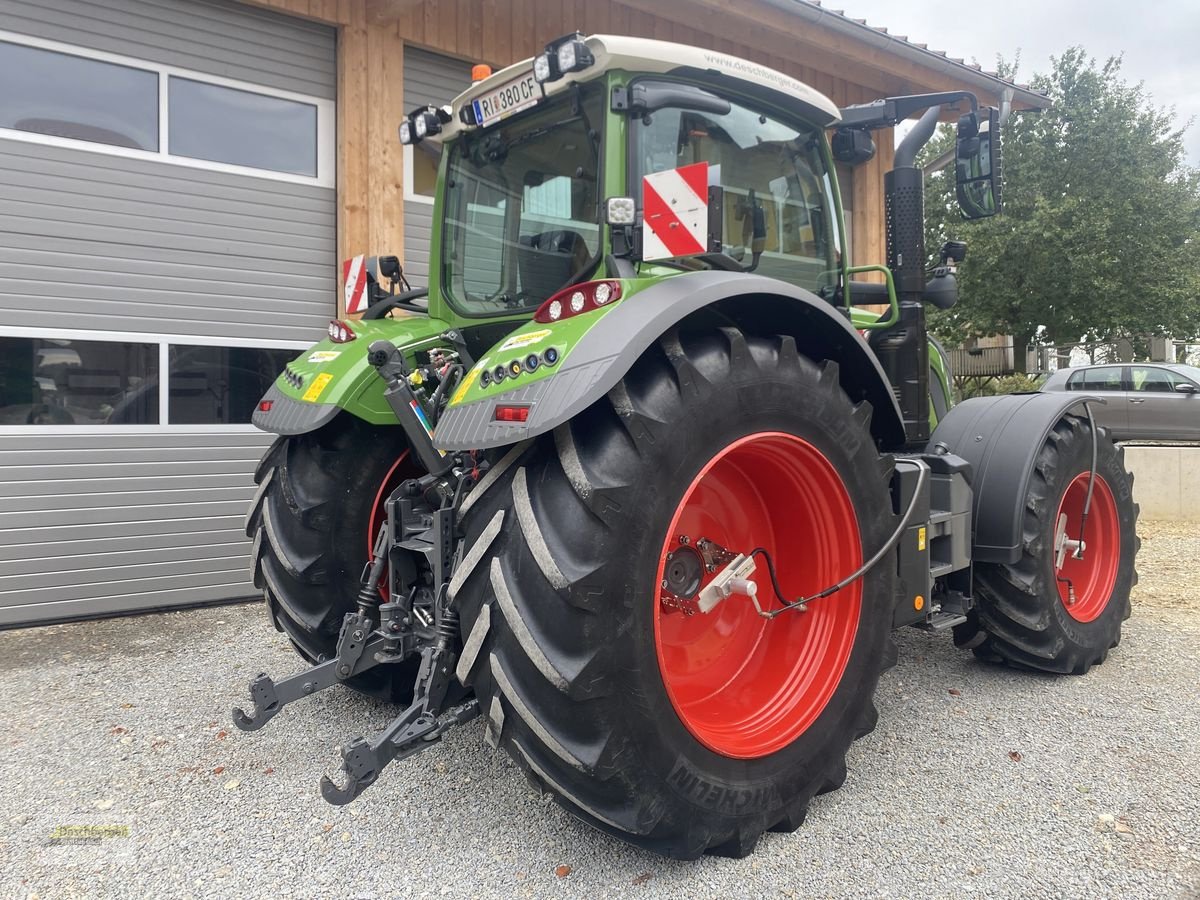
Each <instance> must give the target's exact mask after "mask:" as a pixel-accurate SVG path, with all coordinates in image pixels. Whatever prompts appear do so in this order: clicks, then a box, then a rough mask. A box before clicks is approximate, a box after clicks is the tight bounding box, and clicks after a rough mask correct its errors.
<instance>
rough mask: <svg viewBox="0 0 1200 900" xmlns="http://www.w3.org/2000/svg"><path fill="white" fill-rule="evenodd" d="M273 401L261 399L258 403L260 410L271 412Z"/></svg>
mask: <svg viewBox="0 0 1200 900" xmlns="http://www.w3.org/2000/svg"><path fill="white" fill-rule="evenodd" d="M271 402H272V401H270V400H260V401H259V403H258V408H259V410H260V411H261V412H270V411H271Z"/></svg>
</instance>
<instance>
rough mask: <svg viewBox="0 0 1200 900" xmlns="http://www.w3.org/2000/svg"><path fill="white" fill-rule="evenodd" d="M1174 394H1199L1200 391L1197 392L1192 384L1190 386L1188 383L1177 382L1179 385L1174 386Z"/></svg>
mask: <svg viewBox="0 0 1200 900" xmlns="http://www.w3.org/2000/svg"><path fill="white" fill-rule="evenodd" d="M1175 392H1176V393H1179V394H1195V393H1200V391H1197V388H1196V386H1195V385H1194V384H1192V383H1191V382H1190V381H1181V382H1179V384H1177V385H1175Z"/></svg>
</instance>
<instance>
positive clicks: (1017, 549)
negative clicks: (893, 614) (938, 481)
mask: <svg viewBox="0 0 1200 900" xmlns="http://www.w3.org/2000/svg"><path fill="white" fill-rule="evenodd" d="M1084 400H1093V401H1096V402H1101V403H1102V402H1104V401H1103V399H1102V398H1098V397H1095V396H1090V395H1087V394H1062V393H1046V394H1041V393H1034V394H1004V395H1001V396H998V397H975V398H972V399H970V400H964V401H963V402H962V403H960V404H958V405H957V406H955V407H954V408H953V409H951V410H950V412H949V413H948V414H947V415H946V417H945V418H944V419H943V420H942V421H941V423H940V424H939V425H938V427H937V429H936V430H935V431H934V432H933V436H932V437H931V438H930V440H929V445H928V447H927V451H928V452H935V451H936V450H937V449H938V447H939V445H941V446H944V447H945V448H946V449H948V450H949V451H950V452H951V453H953V454H955V455H956V456H960V457H962V458H963V459H965V460H966V461H967V462H969V463H970V464H971V470H972V472H973V478H972V482H971V488H972V490H973V491H974V494H975V504H974V508H973V509H972V511H971V532H972V535H973V536H974V540H973V547H972V551H971V554H972V558H973V559H974V560H975V561H976V562H990V563H1002V564H1005V565H1011V564H1013V563H1015V562H1017V561H1018V560H1019V559H1020V558H1021V531H1022V524H1023V520H1024V515H1025V498H1026V495H1027V494H1028V486H1029V479H1030V477H1031V476H1032V475H1033V467H1034V465H1035V464H1036V462H1037V457H1038V453H1039V452H1041V449H1042V447H1043V445H1044V444H1045V443H1046V438H1047V437H1048V436H1049V434H1050V431H1051V430H1052V429H1053V428H1054V426H1055V425H1057V424H1058V422H1059V421H1060V420H1061V419H1062V418H1063V416H1065V415H1067V414H1068V413H1070V412H1074V413H1076V414H1078V415H1081V416H1086V415H1087V412H1086V410H1085V409H1084V408H1083V405H1082V401H1084ZM1072 407H1074V409H1072Z"/></svg>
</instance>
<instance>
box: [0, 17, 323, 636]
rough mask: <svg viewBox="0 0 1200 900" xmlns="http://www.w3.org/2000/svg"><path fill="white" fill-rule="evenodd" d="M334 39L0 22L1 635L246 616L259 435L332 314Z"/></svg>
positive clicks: (152, 25)
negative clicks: (274, 398) (169, 612)
mask: <svg viewBox="0 0 1200 900" xmlns="http://www.w3.org/2000/svg"><path fill="white" fill-rule="evenodd" d="M335 38H336V36H335V33H334V32H333V30H332V29H328V28H324V27H321V26H318V25H315V24H313V23H310V22H305V21H301V20H298V19H292V18H289V17H285V16H281V15H277V14H274V13H270V12H267V11H263V10H258V9H255V8H253V7H249V6H241V5H239V4H235V3H228V2H216V0H105V2H103V3H101V2H84V0H0V83H3V84H5V85H6V89H5V91H4V92H3V95H2V96H0V198H2V201H0V626H2V625H11V624H20V623H24V622H31V621H46V620H52V619H63V618H74V617H80V616H88V615H96V614H108V613H115V612H122V611H130V610H136V609H145V608H160V607H168V606H173V605H179V604H185V603H193V602H203V601H211V600H221V599H234V598H237V597H240V596H249V595H251V594H252V593H253V589H252V587H251V586H250V583H249V578H248V571H249V565H248V553H249V544H248V542H247V541H246V539H245V538H244V536H243V535H242V534H241V519H242V515H243V514H244V511H245V508H246V505H247V503H248V501H249V499H250V497H251V495H252V493H253V484H252V480H251V474H252V472H253V468H254V464H255V462H256V460H257V459H258V457H259V456H260V455H261V453H262V451H263V449H265V447H266V445H267V443H268V436H267V435H263V434H261V433H259V432H257V431H255V430H254V429H253V428H251V427H250V426H249V425H248V424H247V423H248V418H249V413H250V411H251V409H252V408H253V405H254V403H255V402H256V401H257V399H258V396H260V395H261V390H262V388H263V385H264V384H265V383H267V382H269V381H270V380H271V379H272V378H273V376H274V374H275V372H276V371H277V370H278V367H279V366H280V365H281V363H282V362H283V361H284V360H286V359H288V358H289V357H291V356H294V355H295V354H296V353H297V352H299V350H300V349H302V348H303V347H305V346H307V345H308V344H310V343H311V342H312V341H314V340H316V339H317V338H318V337H319V336H320V334H321V332H322V331H323V330H324V327H325V325H326V323H327V322H328V319H329V317H330V316H331V315H332V314H333V313H334V311H335V309H336V306H335V287H336V284H335V276H336V267H335V228H336V197H335V190H334V183H335V178H334V175H335V173H334V146H335V139H334V121H335V117H334V99H335V97H336V74H335V73H336V57H335V44H336V41H335ZM13 85H15V86H16V87H15V88H13V87H12V86H13Z"/></svg>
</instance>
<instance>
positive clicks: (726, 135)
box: [631, 101, 838, 291]
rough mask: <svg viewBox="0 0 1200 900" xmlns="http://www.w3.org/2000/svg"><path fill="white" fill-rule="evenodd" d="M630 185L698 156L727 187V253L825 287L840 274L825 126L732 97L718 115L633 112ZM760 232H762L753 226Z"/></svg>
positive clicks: (771, 272)
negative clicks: (824, 152)
mask: <svg viewBox="0 0 1200 900" xmlns="http://www.w3.org/2000/svg"><path fill="white" fill-rule="evenodd" d="M631 128H632V129H633V153H632V160H631V162H632V169H633V172H632V174H633V185H632V187H633V190H634V192H635V195H636V196H637V198H638V202H639V205H640V204H641V199H642V198H641V191H642V178H643V176H645V175H648V174H651V173H654V172H663V171H666V170H669V169H677V168H681V167H683V166H688V165H692V164H694V163H699V162H706V163H708V166H709V171H708V180H709V184H710V185H719V186H720V187H721V188H722V189H723V192H724V221H723V244H724V250H725V252H726V253H727V254H728V255H730V256H733V257H734V258H735V259H738V260H739V261H740V262H741V263H742V264H743V265H744V266H746V267H749V266H750V265H751V264H752V260H753V254H754V252H755V251H759V252H760V253H761V256H760V258H759V263H758V267H757V269H756V271H757V272H759V273H761V274H763V275H768V276H771V277H774V278H779V279H781V280H783V281H787V282H791V283H792V284H795V285H798V286H800V287H804V288H807V289H809V290H812V291H820V290H821V289H822V288H823V287H828V286H830V284H832V283H833V282H834V281H835V280H836V272H835V270H836V269H837V267H838V247H837V234H836V233H837V228H836V224H835V220H834V216H835V213H834V206H833V204H832V201H831V199H830V191H831V183H830V179H829V178H828V176H827V173H826V167H825V163H824V160H823V159H822V157H821V143H822V138H821V133H820V131H819V130H818V129H816V128H813V127H811V126H808V125H804V124H801V123H790V122H783V121H780V120H779V119H776V118H773V117H772V116H769V115H765V114H763V113H760V112H759V111H757V110H755V109H751V108H749V107H746V106H743V105H741V104H739V103H737V102H734V101H731V103H730V108H729V111H728V112H726V113H724V114H721V113H714V112H701V111H697V110H694V109H679V108H674V107H670V106H668V107H665V108H663V109H659V110H656V111H654V112H653V113H651V114H649V115H647V116H641V117H635V118H634V119H633V120H632V122H631ZM756 232H757V233H756Z"/></svg>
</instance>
